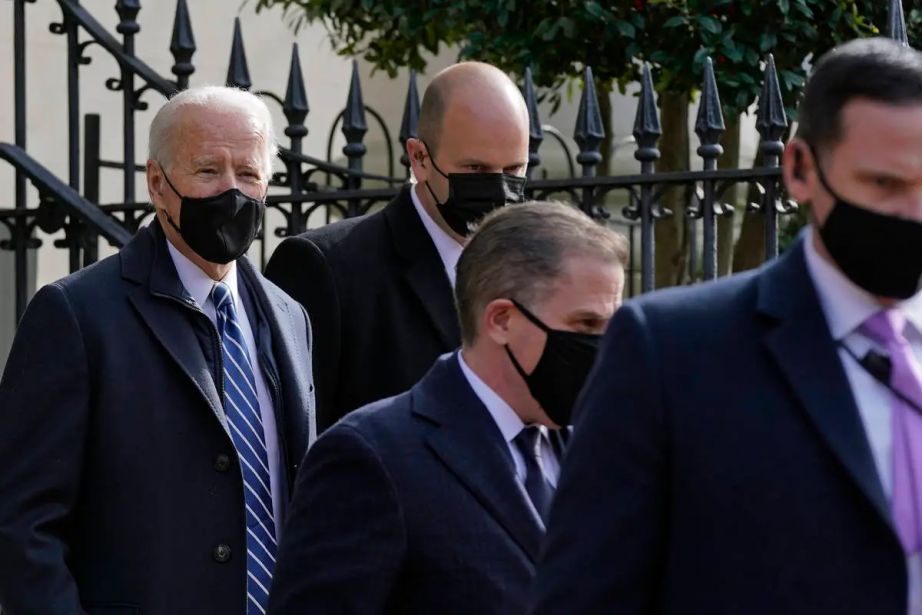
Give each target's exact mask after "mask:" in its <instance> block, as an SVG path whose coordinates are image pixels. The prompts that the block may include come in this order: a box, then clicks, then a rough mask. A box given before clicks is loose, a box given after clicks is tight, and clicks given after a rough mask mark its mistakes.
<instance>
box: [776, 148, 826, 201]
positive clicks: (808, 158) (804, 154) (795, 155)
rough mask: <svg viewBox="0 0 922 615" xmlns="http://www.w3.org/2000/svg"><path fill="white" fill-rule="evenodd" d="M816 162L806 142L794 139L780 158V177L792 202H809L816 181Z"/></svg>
mask: <svg viewBox="0 0 922 615" xmlns="http://www.w3.org/2000/svg"><path fill="white" fill-rule="evenodd" d="M816 164H817V163H816V160H815V159H814V158H813V152H812V151H811V149H810V146H809V145H807V142H806V141H804V140H803V139H800V138H798V137H794V138H793V139H791V141H790V142H789V143H788V145H787V147H786V148H785V150H784V154H783V156H782V164H781V167H782V175H783V176H784V184H785V187H786V188H787V191H788V193H789V194H790V195H791V196H792V197H794V200H796V201H798V202H801V203H807V202H809V201H810V200H811V197H812V196H813V190H814V182H815V181H816Z"/></svg>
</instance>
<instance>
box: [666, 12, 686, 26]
mask: <svg viewBox="0 0 922 615" xmlns="http://www.w3.org/2000/svg"><path fill="white" fill-rule="evenodd" d="M687 23H688V20H687V19H685V17H684V16H683V15H674V16H672V17H670V18H669V19H667V20H666V21H665V22H664V23H663V28H664V29H665V28H676V27H678V26H684V25H686V24H687Z"/></svg>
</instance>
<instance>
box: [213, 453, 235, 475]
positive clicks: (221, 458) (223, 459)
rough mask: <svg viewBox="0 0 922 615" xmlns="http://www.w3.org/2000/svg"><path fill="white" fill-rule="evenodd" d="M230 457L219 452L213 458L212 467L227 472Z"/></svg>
mask: <svg viewBox="0 0 922 615" xmlns="http://www.w3.org/2000/svg"><path fill="white" fill-rule="evenodd" d="M230 465H231V461H230V457H228V456H227V455H224V454H221V455H218V456H217V457H215V458H214V469H215V470H217V471H218V472H227V471H228V470H229V469H230Z"/></svg>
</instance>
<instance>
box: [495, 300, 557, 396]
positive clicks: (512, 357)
mask: <svg viewBox="0 0 922 615" xmlns="http://www.w3.org/2000/svg"><path fill="white" fill-rule="evenodd" d="M509 301H511V302H512V305H514V306H515V307H516V309H517V310H518V311H519V312H521V313H522V315H523V316H524V317H525V318H527V319H528V320H529V322H531V323H532V324H533V325H535V326H536V327H538V328H539V329H541V330H542V331H544V332H545V333H546V334H550V332H551V328H550V327H548V326H547V325H546V324H544V323H543V322H541V320H540V319H539V318H538V317H537V316H535V315H534V314H532V313H531V312H530V311H528V310H527V309H526V308H525V306H524V305H522V304H521V303H519V302H518V301H516V300H515V299H509ZM503 348H504V349H505V350H506V354H507V355H509V360H510V361H512V366H513V367H514V368H515V371H517V372H519V375H520V376H521V377H522V380H524V381H525V384H528V379H529V376H530V374H528V373H526V372H525V369H524V368H522V364H521V363H519V361H518V359H516V358H515V355H514V354H512V350H511V349H510V348H509V344H504V345H503Z"/></svg>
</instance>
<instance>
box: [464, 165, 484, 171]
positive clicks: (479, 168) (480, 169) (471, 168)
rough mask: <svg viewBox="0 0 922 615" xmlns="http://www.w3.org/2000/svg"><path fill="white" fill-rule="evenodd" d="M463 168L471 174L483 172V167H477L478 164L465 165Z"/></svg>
mask: <svg viewBox="0 0 922 615" xmlns="http://www.w3.org/2000/svg"><path fill="white" fill-rule="evenodd" d="M464 168H466V169H467V170H468V171H470V172H471V173H480V172H481V171H483V165H479V164H469V165H466V166H465V167H464Z"/></svg>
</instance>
